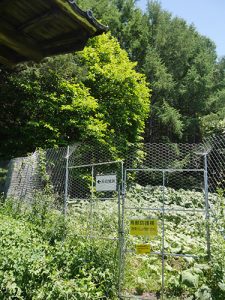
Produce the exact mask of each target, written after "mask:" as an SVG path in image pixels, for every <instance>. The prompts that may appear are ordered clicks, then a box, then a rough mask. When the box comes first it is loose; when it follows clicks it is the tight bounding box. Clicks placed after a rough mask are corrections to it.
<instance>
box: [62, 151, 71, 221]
mask: <svg viewBox="0 0 225 300" xmlns="http://www.w3.org/2000/svg"><path fill="white" fill-rule="evenodd" d="M69 154H70V147H69V146H68V147H67V151H66V176H65V192H64V205H63V213H64V216H66V213H67V198H68V181H69Z"/></svg>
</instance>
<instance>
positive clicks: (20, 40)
mask: <svg viewBox="0 0 225 300" xmlns="http://www.w3.org/2000/svg"><path fill="white" fill-rule="evenodd" d="M0 44H2V45H4V46H6V47H8V48H10V49H13V50H14V51H16V52H17V53H18V54H20V55H22V56H24V57H27V58H29V59H32V60H35V61H40V60H41V59H42V58H43V55H42V53H41V52H40V51H38V50H37V49H38V45H36V44H34V43H33V42H31V41H30V40H28V38H27V37H26V36H25V35H24V34H22V33H19V34H18V32H17V31H16V30H15V29H14V28H13V27H12V26H11V25H9V24H7V23H6V22H3V21H0Z"/></svg>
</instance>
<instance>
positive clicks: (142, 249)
mask: <svg viewBox="0 0 225 300" xmlns="http://www.w3.org/2000/svg"><path fill="white" fill-rule="evenodd" d="M150 250H151V249H150V245H149V244H142V245H136V254H149V253H150Z"/></svg>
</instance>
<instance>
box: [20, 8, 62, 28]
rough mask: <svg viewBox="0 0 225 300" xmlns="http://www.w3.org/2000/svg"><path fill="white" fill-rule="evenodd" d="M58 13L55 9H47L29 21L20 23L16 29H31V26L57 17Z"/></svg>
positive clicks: (33, 26) (42, 23)
mask: <svg viewBox="0 0 225 300" xmlns="http://www.w3.org/2000/svg"><path fill="white" fill-rule="evenodd" d="M58 14H59V12H58V11H56V9H55V10H49V11H48V12H46V13H45V14H42V15H39V16H37V17H35V18H32V19H30V20H29V21H27V22H26V23H24V24H22V25H20V26H19V27H18V28H17V30H18V31H24V32H27V31H29V30H31V29H32V28H35V27H37V26H40V25H44V24H46V23H48V21H49V20H50V19H52V18H55V17H57V15H58Z"/></svg>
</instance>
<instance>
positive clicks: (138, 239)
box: [6, 134, 225, 299]
mask: <svg viewBox="0 0 225 300" xmlns="http://www.w3.org/2000/svg"><path fill="white" fill-rule="evenodd" d="M124 157H126V158H125V159H124V161H122V160H116V161H115V160H113V157H112V156H111V155H110V153H109V152H108V151H107V149H104V148H99V147H96V145H93V144H75V145H73V146H68V147H63V148H56V149H47V150H45V151H44V150H38V151H36V152H35V153H33V154H32V155H31V156H29V157H26V158H18V159H14V160H12V161H11V162H10V167H9V172H8V178H7V182H6V183H7V185H6V195H7V196H8V197H10V196H11V197H15V198H18V199H27V200H29V201H31V200H32V197H34V195H35V193H36V192H39V191H47V192H49V191H50V192H51V193H54V194H55V198H56V199H58V201H59V203H60V204H61V208H62V210H63V211H64V213H65V214H66V213H67V212H68V214H70V212H71V213H73V215H72V218H73V222H74V224H75V227H76V228H77V232H79V235H80V236H81V238H85V239H91V240H92V241H91V242H90V246H91V244H92V243H93V241H94V240H95V239H98V240H101V241H103V242H104V243H105V244H104V245H105V247H106V248H108V247H110V248H111V247H113V249H115V257H116V255H118V254H119V256H117V257H119V265H118V270H117V272H118V279H119V294H120V295H121V296H122V297H123V298H126V297H127V298H129V297H130V296H129V295H128V294H127V293H126V291H127V290H128V289H129V287H128V288H127V290H126V282H125V280H124V278H126V279H127V280H128V282H132V281H133V282H134V284H135V285H138V282H135V280H136V278H135V269H140V268H142V267H143V277H145V276H146V278H152V281H148V282H150V283H151V282H159V281H161V282H160V285H161V299H163V293H164V287H165V286H166V285H167V277H166V276H165V270H166V268H168V267H170V265H169V263H171V261H172V259H173V257H176V259H179V258H180V259H182V258H184V257H187V258H192V257H193V258H196V253H199V256H201V257H204V256H208V257H209V256H210V227H209V226H210V222H209V218H210V216H211V217H212V218H213V222H212V223H215V224H216V222H217V219H218V220H219V218H218V217H217V211H218V201H217V198H216V197H217V195H223V194H224V190H225V159H224V158H225V134H224V135H222V136H214V137H210V138H208V139H206V140H204V141H203V143H201V144H143V145H141V146H139V147H136V146H131V147H130V150H129V152H128V153H124ZM218 197H219V196H218ZM68 207H70V209H68ZM219 211H220V212H221V209H220V208H219ZM74 217H75V218H74ZM143 222H144V224H147V225H146V226H147V227H148V226H149V224H150V223H153V224H157V225H156V226H157V232H158V234H155V235H152V236H151V235H149V236H146V235H145V234H141V236H136V235H135V234H133V235H132V234H131V232H132V230H133V231H134V232H135V230H136V231H137V229H138V228H139V229H138V230H142V229H143V228H142V229H140V228H141V227H139V225H142V224H143ZM132 224H133V225H132ZM131 225H132V226H133V227H131ZM147 227H146V228H147ZM131 228H132V230H131ZM217 228H219V230H220V232H221V233H222V234H224V231H223V230H224V228H223V226H222V225H221V224H218V226H217ZM143 230H144V229H143ZM153 231H154V230H153ZM172 232H173V233H174V232H176V239H174V240H171V236H174V235H172V234H171V233H172ZM190 232H191V236H192V235H193V236H194V238H193V239H192V237H191V236H190V234H189V233H190ZM139 233H140V231H139ZM224 236H225V234H224ZM149 238H150V240H151V242H150V243H149ZM146 248H147V252H146V253H148V254H149V253H151V255H152V256H154V255H155V258H153V259H152V260H151V258H150V260H149V262H151V261H152V262H153V265H154V267H155V271H156V272H155V273H156V274H157V276H156V274H155V275H152V273H151V270H152V269H151V268H152V267H149V265H148V266H147V267H146V265H145V263H144V260H143V259H142V258H140V257H139V256H138V255H137V256H136V257H135V260H136V261H134V256H133V254H134V253H139V252H138V251H143V249H145V251H146ZM140 249H141V250H140ZM151 255H150V256H151ZM165 257H166V258H167V259H166V260H165ZM174 262H175V261H174ZM134 263H136V264H137V266H136V267H135V268H134ZM172 263H173V261H172ZM176 263H178V264H180V263H182V264H183V263H184V261H183V260H181V261H180V262H179V261H178V260H176ZM160 264H161V265H160ZM131 270H132V272H131ZM141 272H142V271H141ZM131 273H132V275H131ZM153 273H154V272H153ZM138 276H139V275H137V278H138ZM147 289H148V290H154V289H155V287H153V286H151V285H149V286H148V287H147ZM147 296H148V297H147ZM147 296H146V298H145V299H152V298H151V295H147ZM138 299H139V298H138ZM140 299H142V298H140Z"/></svg>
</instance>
